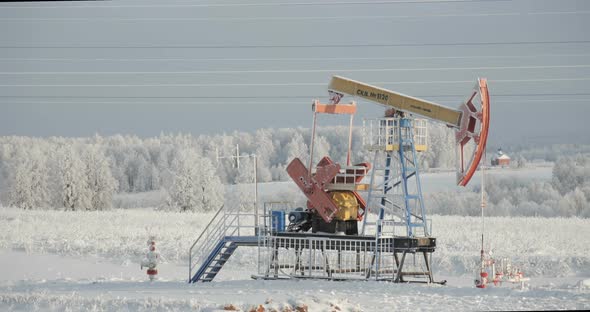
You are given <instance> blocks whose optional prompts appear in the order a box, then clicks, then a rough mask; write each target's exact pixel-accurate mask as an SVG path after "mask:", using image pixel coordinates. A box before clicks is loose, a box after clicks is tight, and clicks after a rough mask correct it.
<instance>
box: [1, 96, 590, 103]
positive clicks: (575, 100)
mask: <svg viewBox="0 0 590 312" xmlns="http://www.w3.org/2000/svg"><path fill="white" fill-rule="evenodd" d="M277 98H280V97H279V96H277ZM462 100H464V97H463V98H457V99H456V100H443V101H436V102H437V103H438V104H459V103H460V102H461V101H462ZM363 101H365V100H363ZM538 102H548V103H555V102H559V103H562V104H567V103H574V102H589V103H590V98H584V99H524V100H508V99H503V100H493V103H538ZM2 104H14V105H20V104H27V105H53V104H74V105H88V104H96V105H100V104H104V105H106V104H110V105H123V104H128V105H149V104H156V105H178V104H182V105H185V104H189V105H215V104H224V105H229V104H235V105H242V104H257V105H285V104H289V105H302V104H306V102H300V101H298V102H293V101H291V102H287V101H264V102H261V101H232V102H228V101H213V102H210V101H207V102H203V101H197V102H178V101H175V102H169V101H165V102H162V101H160V102H137V101H135V102H129V101H92V102H57V101H35V102H30V101H29V102H24V101H18V102H11V103H0V105H2ZM309 104H311V102H310V103H309Z"/></svg>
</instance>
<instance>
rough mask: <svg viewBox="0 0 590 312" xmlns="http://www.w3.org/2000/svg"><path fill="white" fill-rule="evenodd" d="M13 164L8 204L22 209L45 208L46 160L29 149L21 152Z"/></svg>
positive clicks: (38, 153) (39, 153) (38, 152)
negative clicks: (12, 178) (12, 177)
mask: <svg viewBox="0 0 590 312" xmlns="http://www.w3.org/2000/svg"><path fill="white" fill-rule="evenodd" d="M15 162H16V164H15V165H14V169H13V170H14V180H13V183H12V188H11V191H10V201H9V203H10V204H11V205H12V206H15V207H19V208H23V209H33V208H40V207H45V206H46V205H47V204H48V202H49V193H48V185H47V178H48V171H47V158H46V157H45V155H43V153H42V152H41V151H40V150H39V149H38V148H31V149H28V150H27V152H24V151H21V153H19V156H18V157H17V158H16V159H15Z"/></svg>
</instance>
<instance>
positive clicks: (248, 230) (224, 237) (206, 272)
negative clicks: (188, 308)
mask: <svg viewBox="0 0 590 312" xmlns="http://www.w3.org/2000/svg"><path fill="white" fill-rule="evenodd" d="M255 218H256V216H255V214H253V213H244V212H241V211H240V209H239V206H237V207H235V208H227V207H226V206H222V207H221V208H220V209H219V210H218V211H217V213H216V214H215V216H214V217H213V218H212V219H211V221H210V222H209V224H208V225H207V227H206V228H205V229H204V230H203V232H202V233H201V235H200V236H199V238H197V240H195V242H194V243H193V244H192V246H191V248H190V250H189V283H196V282H210V281H212V280H213V279H214V278H215V276H217V274H218V273H219V271H220V270H221V269H222V268H223V266H224V265H225V264H226V262H227V261H228V260H229V259H230V257H231V256H232V254H233V253H234V252H235V251H236V249H237V248H238V247H239V246H257V245H258V237H257V236H256V235H255V233H254V232H255V231H254V228H255V222H249V220H248V219H255Z"/></svg>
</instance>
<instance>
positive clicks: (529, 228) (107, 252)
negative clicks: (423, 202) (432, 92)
mask: <svg viewBox="0 0 590 312" xmlns="http://www.w3.org/2000/svg"><path fill="white" fill-rule="evenodd" d="M211 216H212V215H211V214H210V213H207V214H190V213H189V214H181V213H169V212H158V211H153V210H152V209H128V210H112V211H105V212H58V211H23V210H18V209H10V208H0V228H1V229H2V231H1V232H0V274H1V276H2V278H1V282H0V310H22V311H30V310H56V311H62V310H80V309H82V310H96V311H102V310H108V311H110V310H117V311H119V310H125V311H126V310H130V311H138V310H140V311H141V310H145V311H148V310H149V311H153V310H161V311H168V310H195V309H197V310H205V311H213V310H217V309H223V308H224V307H225V306H226V305H230V304H231V305H233V306H235V307H237V308H240V309H242V310H249V309H250V308H252V307H257V306H258V305H262V306H263V307H265V308H266V309H267V310H271V309H272V308H274V309H276V310H278V311H283V310H287V311H288V310H289V309H291V310H294V309H295V308H297V307H298V306H299V307H300V308H301V307H303V306H307V307H308V308H309V310H310V311H338V310H339V309H340V310H344V311H355V310H359V311H376V310H381V311H388V310H393V309H397V310H416V309H420V310H437V311H441V310H450V309H456V310H488V309H491V310H513V309H524V310H551V309H590V290H589V289H588V285H589V284H590V281H589V279H590V244H588V243H587V241H586V239H585V238H587V237H590V220H587V219H563V218H551V219H543V218H488V219H487V220H486V221H487V222H486V226H487V228H488V230H489V231H488V233H489V234H488V238H489V241H490V243H491V245H492V247H493V248H494V252H495V255H497V256H501V255H506V256H510V257H511V258H512V259H513V261H514V262H515V263H517V264H520V265H522V267H523V268H524V271H525V273H526V274H527V275H528V276H530V277H531V278H532V280H531V282H530V286H529V287H528V288H527V289H524V290H520V289H518V288H513V287H503V288H490V289H487V290H480V289H475V288H474V287H473V285H472V280H473V269H474V266H475V263H476V260H477V258H478V254H479V246H478V243H479V237H478V234H477V233H478V230H479V219H478V218H472V217H451V216H433V223H434V231H435V234H436V236H437V237H438V249H437V251H436V252H435V253H434V259H433V261H434V269H435V271H436V275H435V278H436V279H438V280H442V279H446V280H448V284H447V285H446V286H439V285H419V284H413V285H400V284H392V283H384V282H374V281H368V282H330V281H254V280H251V279H250V275H251V274H254V273H256V269H257V268H256V262H255V261H256V249H255V248H243V249H239V250H238V251H237V252H236V254H234V256H233V257H232V258H231V259H230V261H229V262H228V264H227V265H226V267H224V269H223V270H222V271H221V273H220V274H219V275H218V276H217V278H216V280H215V281H214V282H212V283H208V284H196V285H189V284H187V283H186V280H187V278H188V268H187V261H188V260H187V258H188V255H187V251H188V248H189V247H190V244H192V242H193V240H194V239H195V238H196V237H197V236H198V234H199V232H200V230H201V229H202V228H203V227H204V226H205V225H206V224H207V223H208V221H209V219H210V217H211ZM148 233H151V234H154V235H156V236H157V247H158V250H159V251H160V252H161V253H162V257H163V259H164V263H162V264H161V265H160V266H159V271H160V274H159V277H160V279H159V280H158V281H155V282H152V283H150V282H148V281H147V277H146V275H145V271H141V270H140V269H139V261H140V260H141V258H142V257H143V255H144V253H145V247H146V245H145V242H146V239H147V235H148ZM228 308H229V306H228Z"/></svg>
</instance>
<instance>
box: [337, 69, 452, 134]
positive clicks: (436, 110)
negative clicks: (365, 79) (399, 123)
mask: <svg viewBox="0 0 590 312" xmlns="http://www.w3.org/2000/svg"><path fill="white" fill-rule="evenodd" d="M328 89H329V90H332V91H336V92H339V93H345V94H349V95H352V96H359V97H362V98H364V99H367V100H369V101H373V102H377V103H379V104H383V105H387V106H391V107H393V108H395V109H397V110H401V111H403V112H406V113H411V114H416V115H419V116H422V117H426V118H430V119H433V120H437V121H442V122H444V123H446V124H447V125H450V126H453V127H457V128H459V124H460V122H461V111H458V110H455V109H452V108H448V107H446V106H442V105H440V104H436V103H433V102H429V101H426V100H422V99H419V98H415V97H412V96H409V95H405V94H401V93H397V92H394V91H391V90H387V89H383V88H379V87H375V86H372V85H368V84H366V83H362V82H359V81H355V80H352V79H348V78H344V77H340V76H333V77H332V80H331V81H330V86H329V87H328Z"/></svg>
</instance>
